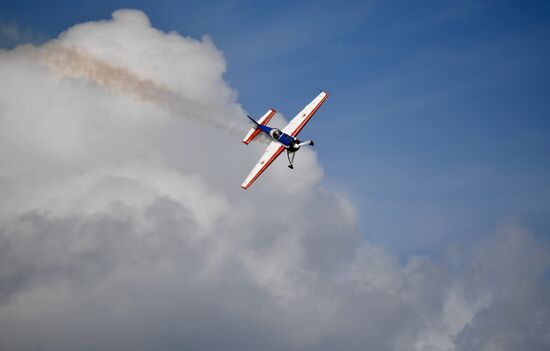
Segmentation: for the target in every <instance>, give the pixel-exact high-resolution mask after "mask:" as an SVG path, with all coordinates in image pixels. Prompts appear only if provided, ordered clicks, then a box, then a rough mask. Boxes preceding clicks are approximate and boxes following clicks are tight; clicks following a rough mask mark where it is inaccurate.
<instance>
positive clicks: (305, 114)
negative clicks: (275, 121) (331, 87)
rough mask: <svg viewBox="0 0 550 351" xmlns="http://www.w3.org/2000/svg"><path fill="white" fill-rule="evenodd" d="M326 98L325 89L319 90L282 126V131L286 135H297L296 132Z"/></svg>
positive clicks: (298, 131)
mask: <svg viewBox="0 0 550 351" xmlns="http://www.w3.org/2000/svg"><path fill="white" fill-rule="evenodd" d="M327 98H328V93H327V92H326V91H323V92H321V93H320V94H319V95H317V97H316V98H315V99H313V100H312V101H311V102H310V103H309V104H307V106H306V107H304V109H303V110H302V111H300V113H298V114H297V115H296V116H295V117H294V118H293V119H292V120H291V121H290V122H288V124H287V125H286V127H284V128H283V133H286V134H288V135H292V136H294V137H295V136H297V135H298V133H300V131H301V130H302V128H304V126H305V125H306V123H307V122H309V120H310V119H311V117H313V114H315V112H317V110H318V109H319V107H321V105H322V104H323V102H325V100H326V99H327Z"/></svg>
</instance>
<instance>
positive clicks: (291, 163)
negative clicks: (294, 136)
mask: <svg viewBox="0 0 550 351" xmlns="http://www.w3.org/2000/svg"><path fill="white" fill-rule="evenodd" d="M286 156H287V157H288V163H289V165H288V168H290V169H294V164H293V163H294V156H295V152H291V151H288V150H286ZM291 156H292V157H291Z"/></svg>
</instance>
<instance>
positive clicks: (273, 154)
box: [241, 141, 285, 189]
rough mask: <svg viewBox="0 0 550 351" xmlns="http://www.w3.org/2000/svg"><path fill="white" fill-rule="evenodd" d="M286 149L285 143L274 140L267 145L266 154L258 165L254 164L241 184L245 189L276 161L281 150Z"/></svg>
mask: <svg viewBox="0 0 550 351" xmlns="http://www.w3.org/2000/svg"><path fill="white" fill-rule="evenodd" d="M284 149H285V147H284V146H283V145H281V144H279V143H278V142H275V141H272V142H271V144H269V145H268V146H267V149H265V152H264V154H263V155H262V157H261V158H260V160H259V161H258V163H257V164H256V166H254V168H253V169H252V171H251V172H250V174H249V175H248V177H246V179H245V180H244V182H243V183H242V184H241V187H243V189H247V188H248V187H249V186H250V184H252V183H253V182H254V181H255V180H256V178H258V177H259V176H260V174H262V173H263V171H265V170H266V168H267V167H269V165H270V164H271V163H272V162H273V161H275V159H276V158H277V157H278V156H279V155H280V154H281V152H283V150H284Z"/></svg>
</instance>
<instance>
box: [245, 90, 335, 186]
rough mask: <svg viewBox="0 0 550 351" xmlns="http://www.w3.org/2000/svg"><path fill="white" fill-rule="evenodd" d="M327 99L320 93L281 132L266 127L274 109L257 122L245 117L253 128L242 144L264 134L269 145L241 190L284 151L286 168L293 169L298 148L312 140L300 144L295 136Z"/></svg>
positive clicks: (309, 143) (324, 92)
mask: <svg viewBox="0 0 550 351" xmlns="http://www.w3.org/2000/svg"><path fill="white" fill-rule="evenodd" d="M327 98H328V93H327V92H326V91H321V93H320V94H319V95H317V97H316V98H315V99H313V100H312V101H311V102H310V103H309V104H308V105H307V106H306V107H304V109H303V110H302V111H300V112H299V113H298V114H297V115H296V116H295V117H294V118H293V119H292V120H290V122H288V124H287V125H286V126H285V127H284V128H283V129H282V130H281V129H277V128H272V127H268V126H267V123H268V122H269V121H270V120H271V118H273V116H275V113H277V111H275V110H274V109H270V110H268V111H267V112H266V113H265V114H264V115H263V116H262V117H261V118H260V119H259V120H258V121H256V120H254V119H253V118H252V117H250V116H247V117H248V118H249V119H250V120H251V121H252V122H253V123H254V125H255V126H254V127H252V129H250V131H249V132H248V133H247V134H246V136H245V137H244V139H243V143H244V144H246V145H248V144H249V143H250V142H251V141H252V140H253V139H254V138H255V137H257V136H258V134H260V132H261V133H264V134H266V135H267V136H268V137H269V138H270V140H271V143H269V145H268V146H267V149H266V150H265V152H264V154H263V155H262V157H261V158H260V160H259V161H258V163H257V164H256V166H254V168H253V169H252V171H251V172H250V174H249V175H248V177H246V179H245V180H244V182H243V183H242V184H241V187H242V188H243V189H248V187H249V186H250V185H251V184H252V183H254V181H255V180H256V179H257V178H258V177H259V176H260V175H261V174H262V173H263V172H264V171H265V170H266V169H267V167H269V165H270V164H271V163H273V161H275V159H276V158H277V157H279V155H280V154H281V153H282V152H283V151H284V150H286V154H287V157H288V163H289V165H288V168H290V169H294V154H295V153H296V151H298V150H299V149H300V147H302V146H305V145H311V146H313V145H314V143H313V140H307V141H304V142H301V141H300V140H299V139H298V138H297V136H298V133H300V131H301V130H302V128H304V126H305V125H306V123H307V122H309V120H310V119H311V117H313V114H315V112H317V110H318V109H319V107H321V105H322V104H323V102H325V100H326V99H327Z"/></svg>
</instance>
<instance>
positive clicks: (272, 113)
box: [243, 109, 277, 145]
mask: <svg viewBox="0 0 550 351" xmlns="http://www.w3.org/2000/svg"><path fill="white" fill-rule="evenodd" d="M275 113H277V111H275V110H274V109H270V110H268V111H267V112H266V113H265V114H264V115H263V116H262V118H260V119H259V120H258V121H257V122H256V121H255V120H254V119H253V118H252V117H250V116H247V117H248V118H249V119H250V120H251V121H252V122H254V124H255V125H256V126H255V127H254V128H252V129H250V130H249V131H248V133H247V134H246V136H245V137H244V139H243V143H245V144H247V145H248V144H249V143H250V142H251V141H252V140H253V139H254V138H255V137H256V136H257V135H258V134H260V128H259V127H258V126H259V125H266V124H267V123H268V122H269V121H270V120H271V118H273V116H275Z"/></svg>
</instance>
